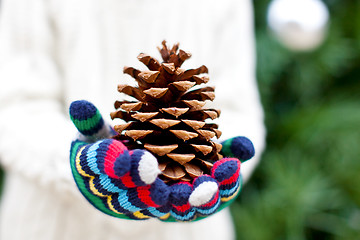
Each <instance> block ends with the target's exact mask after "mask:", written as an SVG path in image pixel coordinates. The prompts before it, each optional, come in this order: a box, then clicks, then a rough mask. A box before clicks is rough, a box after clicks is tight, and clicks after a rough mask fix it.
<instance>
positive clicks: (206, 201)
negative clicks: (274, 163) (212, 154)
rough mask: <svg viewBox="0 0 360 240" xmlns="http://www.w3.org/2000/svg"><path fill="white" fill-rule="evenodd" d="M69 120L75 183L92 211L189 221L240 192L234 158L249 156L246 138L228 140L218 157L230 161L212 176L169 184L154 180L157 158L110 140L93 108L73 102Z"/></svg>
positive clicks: (218, 164) (217, 165) (251, 151)
mask: <svg viewBox="0 0 360 240" xmlns="http://www.w3.org/2000/svg"><path fill="white" fill-rule="evenodd" d="M70 117H71V120H72V121H73V123H74V124H75V126H76V128H77V129H78V131H79V136H78V138H77V139H76V140H74V141H73V142H72V145H71V150H70V163H71V169H72V173H73V176H74V179H75V182H76V184H77V186H78V188H79V190H80V191H81V193H82V194H83V195H84V196H85V197H86V198H87V199H88V201H89V202H90V203H91V204H92V205H93V206H94V207H96V208H97V209H99V210H100V211H102V212H104V213H106V214H109V215H111V216H115V217H119V218H125V219H137V220H143V219H148V218H158V219H160V220H163V221H191V220H199V219H202V218H204V217H206V216H208V215H210V214H213V213H215V212H216V211H219V210H220V209H223V208H224V207H226V206H228V205H229V204H230V202H231V201H230V200H232V199H234V197H235V196H236V195H237V194H238V193H239V191H240V189H241V174H240V161H239V160H238V159H237V158H240V159H242V160H247V159H249V158H251V157H252V156H253V155H254V148H253V146H252V143H251V141H250V140H248V139H246V138H244V137H238V138H234V139H230V140H227V141H225V142H224V143H223V152H222V154H224V155H225V156H231V158H223V159H221V160H219V161H217V162H215V164H214V166H213V168H212V169H211V175H202V176H200V177H198V178H196V179H194V181H193V182H179V183H177V184H173V185H170V186H169V185H167V184H165V183H164V182H163V181H162V180H161V179H160V178H158V174H159V173H160V170H159V168H158V163H157V159H156V158H155V157H154V156H153V155H152V154H151V153H149V152H148V151H146V150H143V149H135V150H128V149H127V147H126V146H125V145H124V144H123V143H122V142H120V141H118V140H115V139H111V137H112V135H113V134H114V131H113V129H112V128H111V127H110V126H109V125H107V124H106V123H105V122H104V120H103V118H102V116H101V115H100V113H99V111H98V110H97V108H96V107H95V106H94V105H92V104H91V103H89V102H87V101H75V102H73V103H72V104H71V106H70ZM233 157H237V158H233Z"/></svg>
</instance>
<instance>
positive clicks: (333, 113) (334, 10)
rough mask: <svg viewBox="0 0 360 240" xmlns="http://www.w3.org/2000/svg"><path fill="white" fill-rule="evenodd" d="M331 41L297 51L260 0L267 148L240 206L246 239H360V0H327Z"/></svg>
mask: <svg viewBox="0 0 360 240" xmlns="http://www.w3.org/2000/svg"><path fill="white" fill-rule="evenodd" d="M324 2H325V3H326V5H327V7H328V8H329V12H330V22H329V31H328V36H327V39H326V40H325V42H324V44H323V45H322V46H320V47H319V48H318V49H316V50H315V51H312V52H307V53H304V52H303V53H299V52H292V51H289V50H287V49H286V48H284V47H282V46H281V45H280V44H279V43H278V41H277V40H276V39H274V37H273V36H272V35H271V34H270V32H269V30H268V28H267V23H266V11H267V7H268V4H269V1H265V0H257V1H254V8H255V22H256V41H257V77H258V82H259V88H260V92H261V96H262V102H263V106H264V109H265V113H266V126H267V130H268V135H267V149H266V151H265V152H264V154H263V156H262V162H261V165H260V166H259V167H258V168H257V170H256V171H255V173H254V175H253V177H252V178H251V180H250V181H249V182H248V183H247V184H246V185H245V187H244V190H243V193H242V194H241V195H240V197H239V198H238V199H237V201H236V202H235V204H233V206H232V211H233V216H234V220H235V225H236V229H237V235H238V239H245V240H249V239H251V240H257V239H264V240H265V239H276V240H279V239H286V240H303V239H320V240H321V239H336V240H337V239H346V240H351V239H360V147H359V144H360V101H359V100H360V15H359V14H358V13H359V12H360V11H359V10H360V2H359V1H349V0H347V1H341V0H328V1H324Z"/></svg>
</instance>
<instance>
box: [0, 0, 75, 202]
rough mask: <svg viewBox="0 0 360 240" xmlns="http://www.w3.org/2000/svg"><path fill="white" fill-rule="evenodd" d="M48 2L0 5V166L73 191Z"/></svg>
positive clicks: (68, 130)
mask: <svg viewBox="0 0 360 240" xmlns="http://www.w3.org/2000/svg"><path fill="white" fill-rule="evenodd" d="M47 2H48V1H45V0H31V1H28V0H4V1H2V2H1V8H0V10H1V13H0V84H1V87H0V163H1V164H2V166H3V167H4V169H5V171H6V172H17V173H19V174H22V175H25V176H27V177H29V180H30V181H37V182H38V183H39V184H40V185H46V186H50V187H52V188H59V190H61V191H63V192H64V191H67V190H69V191H70V192H73V191H74V190H75V184H74V183H73V179H72V176H71V172H70V167H69V160H68V159H69V148H70V143H71V139H72V138H73V137H74V133H75V129H74V128H73V126H72V125H71V123H70V121H69V120H68V119H67V117H66V114H65V112H64V109H65V108H64V106H63V102H62V94H63V92H62V91H63V86H62V81H61V76H60V73H59V71H58V69H57V67H58V66H57V64H56V61H55V60H54V59H55V57H54V55H55V52H54V44H55V36H54V33H53V26H52V24H51V21H50V19H51V16H49V15H48V9H47V7H48V6H47ZM62 195H63V196H64V195H67V194H66V192H64V194H62Z"/></svg>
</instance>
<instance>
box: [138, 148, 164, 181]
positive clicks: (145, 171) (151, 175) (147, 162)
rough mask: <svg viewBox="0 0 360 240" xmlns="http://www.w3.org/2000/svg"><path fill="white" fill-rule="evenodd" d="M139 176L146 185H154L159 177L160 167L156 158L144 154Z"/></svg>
mask: <svg viewBox="0 0 360 240" xmlns="http://www.w3.org/2000/svg"><path fill="white" fill-rule="evenodd" d="M138 170H139V175H140V178H141V181H143V182H144V183H146V184H152V183H153V182H154V181H155V179H156V177H157V176H158V175H159V173H160V170H159V165H158V162H157V160H156V158H155V157H154V156H153V155H152V154H151V153H149V152H146V151H145V152H144V155H143V156H141V160H140V162H139V168H138Z"/></svg>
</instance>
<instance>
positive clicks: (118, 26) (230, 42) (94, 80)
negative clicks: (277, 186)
mask: <svg viewBox="0 0 360 240" xmlns="http://www.w3.org/2000/svg"><path fill="white" fill-rule="evenodd" d="M0 11H1V14H0V82H1V88H0V132H1V134H0V161H1V164H2V166H3V167H4V169H5V171H6V179H5V187H4V191H3V195H2V199H1V205H0V207H1V209H0V239H5V240H9V239H10V240H11V239H36V240H42V239H46V240H48V239H145V240H146V239H172V240H176V239H200V238H206V239H232V238H233V237H234V235H233V229H232V223H231V220H230V217H229V212H228V211H222V212H220V213H217V214H215V215H214V216H211V217H209V218H208V219H206V220H203V221H199V222H196V223H191V224H182V223H168V224H165V223H162V222H160V221H157V220H149V221H146V222H133V221H126V220H121V219H115V218H112V217H110V216H106V215H104V214H102V213H100V212H98V211H97V210H96V209H93V207H92V206H91V205H90V204H89V203H87V201H86V200H85V199H83V198H82V197H81V196H80V193H79V192H78V191H77V189H76V186H75V183H74V181H73V179H72V176H71V170H70V167H69V156H68V150H69V146H70V142H71V140H72V139H73V137H74V135H75V132H76V130H75V128H74V127H73V126H72V124H71V123H70V121H69V116H67V108H68V106H69V105H70V103H71V102H72V101H74V100H77V99H88V100H91V101H92V102H93V103H94V104H95V105H96V106H97V107H98V108H99V109H100V110H101V111H102V113H103V116H104V117H107V116H108V113H110V112H111V111H113V102H114V100H116V99H118V98H120V97H121V96H119V95H118V93H117V92H116V86H117V84H119V83H120V81H122V83H126V84H132V81H131V79H129V78H128V77H127V76H125V75H123V74H122V67H123V66H125V65H128V66H135V67H139V68H141V66H140V65H139V63H138V62H137V59H136V57H134V56H137V55H138V54H139V50H141V51H144V52H146V53H148V54H150V55H153V56H157V55H156V54H158V53H157V52H156V50H155V49H154V46H156V45H159V44H160V43H161V41H162V40H163V39H166V40H167V41H168V43H175V42H180V44H181V47H182V48H183V49H186V50H188V51H190V52H192V54H193V57H192V58H191V59H190V60H189V61H188V62H187V63H186V64H188V66H189V67H191V66H197V65H201V64H204V65H206V66H207V67H208V68H209V70H210V78H211V81H212V83H213V84H214V85H215V86H216V99H215V102H214V103H213V104H214V105H216V106H217V107H218V108H221V109H222V115H221V117H220V119H219V121H218V124H219V126H220V129H221V130H222V131H223V137H224V139H227V138H230V137H233V136H236V135H243V136H247V137H249V138H250V139H251V140H252V141H253V143H254V146H255V149H256V153H257V155H256V156H255V157H254V158H253V159H252V160H251V161H248V162H245V163H244V164H242V170H241V171H242V175H243V177H244V180H247V179H248V178H249V176H250V174H251V172H252V171H253V169H254V167H255V166H256V164H257V163H258V161H259V156H260V153H261V152H262V149H263V148H264V135H265V130H264V125H263V112H262V109H261V105H260V99H259V95H258V91H257V86H256V81H255V71H254V68H255V61H254V39H253V25H252V9H251V3H250V0H243V1H238V0H224V1H221V2H219V1H215V0H199V1H192V0H183V1H165V0H153V1H145V0H132V1H127V0H3V1H1V8H0ZM184 67H187V66H184ZM107 120H109V117H108V119H107ZM109 122H110V121H109Z"/></svg>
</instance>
